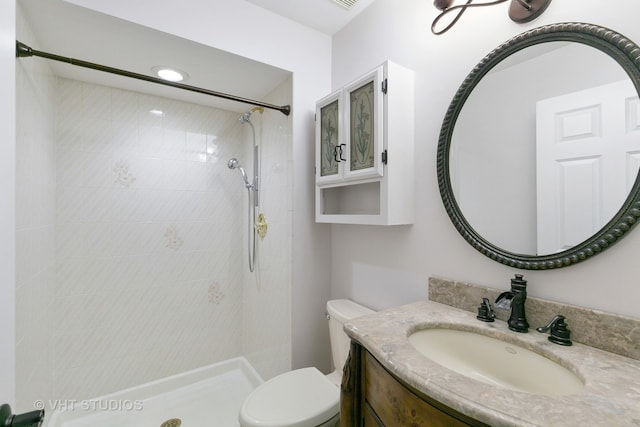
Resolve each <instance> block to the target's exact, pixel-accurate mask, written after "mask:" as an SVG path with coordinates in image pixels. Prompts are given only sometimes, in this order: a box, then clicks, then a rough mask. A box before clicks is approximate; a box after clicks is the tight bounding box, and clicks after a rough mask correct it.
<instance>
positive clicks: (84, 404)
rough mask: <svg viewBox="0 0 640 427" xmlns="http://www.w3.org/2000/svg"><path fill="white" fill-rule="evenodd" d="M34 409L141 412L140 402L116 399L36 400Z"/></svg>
mask: <svg viewBox="0 0 640 427" xmlns="http://www.w3.org/2000/svg"><path fill="white" fill-rule="evenodd" d="M33 407H34V408H35V409H45V410H48V411H58V410H59V411H75V410H80V411H114V412H115V411H119V412H133V411H142V410H143V409H144V405H143V403H142V400H122V399H120V400H116V399H89V400H74V399H66V400H36V401H35V402H33Z"/></svg>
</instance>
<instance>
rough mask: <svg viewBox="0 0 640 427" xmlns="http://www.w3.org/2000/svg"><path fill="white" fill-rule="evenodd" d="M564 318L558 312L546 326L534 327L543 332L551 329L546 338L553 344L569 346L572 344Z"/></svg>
mask: <svg viewBox="0 0 640 427" xmlns="http://www.w3.org/2000/svg"><path fill="white" fill-rule="evenodd" d="M565 319H566V318H565V317H564V316H563V315H561V314H558V315H557V316H554V318H553V319H551V321H550V322H549V324H548V325H547V326H541V327H539V328H536V331H538V332H541V333H545V332H548V331H549V330H551V334H550V335H549V338H548V340H549V341H551V342H552V343H554V344H560V345H566V346H569V345H571V344H572V342H571V331H570V330H569V329H568V328H567V324H566V323H565V321H564V320H565Z"/></svg>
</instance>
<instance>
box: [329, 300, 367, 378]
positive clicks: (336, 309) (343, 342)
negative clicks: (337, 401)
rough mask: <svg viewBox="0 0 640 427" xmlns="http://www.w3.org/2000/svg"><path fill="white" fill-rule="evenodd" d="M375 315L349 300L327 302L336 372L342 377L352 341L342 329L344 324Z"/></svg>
mask: <svg viewBox="0 0 640 427" xmlns="http://www.w3.org/2000/svg"><path fill="white" fill-rule="evenodd" d="M371 313H374V311H373V310H371V309H369V308H367V307H364V306H362V305H360V304H356V303H355V302H353V301H351V300H348V299H337V300H331V301H327V314H328V315H329V337H330V338H331V355H332V356H333V366H334V367H335V369H336V370H335V372H336V373H337V374H339V375H342V368H344V362H345V361H346V360H347V356H348V355H349V348H350V343H351V340H350V339H349V336H348V335H347V334H346V333H345V332H344V330H343V329H342V328H343V326H344V324H345V323H346V322H347V321H348V320H351V319H354V318H356V317H360V316H364V315H365V314H371Z"/></svg>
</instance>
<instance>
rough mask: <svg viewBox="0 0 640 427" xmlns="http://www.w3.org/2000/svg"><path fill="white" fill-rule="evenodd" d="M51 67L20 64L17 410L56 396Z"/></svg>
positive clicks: (26, 31) (21, 22) (27, 36)
mask: <svg viewBox="0 0 640 427" xmlns="http://www.w3.org/2000/svg"><path fill="white" fill-rule="evenodd" d="M16 12H17V17H16V33H17V35H18V38H19V39H20V40H24V42H25V43H29V44H36V45H37V40H36V39H35V35H34V33H33V31H32V28H31V26H30V25H29V23H28V22H27V20H26V19H24V16H23V13H22V9H21V7H20V6H18V8H17V11H16ZM49 65H50V64H49V63H48V62H47V61H33V60H31V59H29V58H26V59H20V60H16V114H17V117H16V406H15V411H16V412H21V411H28V410H33V402H34V401H35V400H36V399H42V400H45V399H49V398H51V397H52V396H53V372H54V366H53V363H54V355H53V349H54V327H53V326H54V322H53V318H54V316H53V311H54V297H55V291H56V290H55V279H56V257H55V255H56V253H55V231H56V200H55V199H56V191H55V189H56V146H55V83H56V79H55V77H54V75H53V72H52V70H51V68H50V67H49Z"/></svg>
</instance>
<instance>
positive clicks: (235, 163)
mask: <svg viewBox="0 0 640 427" xmlns="http://www.w3.org/2000/svg"><path fill="white" fill-rule="evenodd" d="M227 166H228V167H229V169H238V170H239V171H240V173H241V174H242V179H243V180H244V186H245V188H251V189H253V185H251V184H249V177H248V176H247V173H246V172H245V171H244V168H243V167H242V166H240V162H238V159H236V158H235V157H234V158H232V159H229V161H228V162H227Z"/></svg>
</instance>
